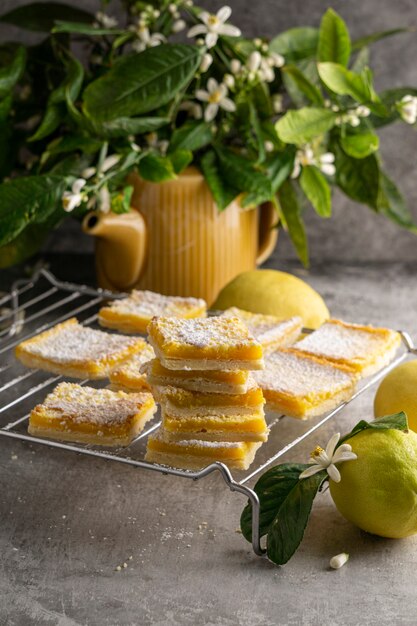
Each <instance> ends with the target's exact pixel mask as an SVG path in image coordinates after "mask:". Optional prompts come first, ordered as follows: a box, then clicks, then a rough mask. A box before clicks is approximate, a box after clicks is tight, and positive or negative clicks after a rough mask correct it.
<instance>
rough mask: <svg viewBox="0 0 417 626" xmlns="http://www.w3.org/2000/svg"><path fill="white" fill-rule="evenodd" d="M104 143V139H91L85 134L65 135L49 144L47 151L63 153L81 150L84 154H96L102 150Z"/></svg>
mask: <svg viewBox="0 0 417 626" xmlns="http://www.w3.org/2000/svg"><path fill="white" fill-rule="evenodd" d="M102 145H103V142H102V141H99V140H97V139H90V137H84V136H83V135H75V134H71V135H63V136H62V137H58V138H57V139H54V140H53V141H51V143H50V144H48V146H47V152H48V153H49V154H62V153H65V152H73V151H76V150H80V151H81V152H83V153H84V154H94V153H95V152H98V150H100V148H101V146H102Z"/></svg>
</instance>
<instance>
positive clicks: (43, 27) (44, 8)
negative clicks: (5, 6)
mask: <svg viewBox="0 0 417 626" xmlns="http://www.w3.org/2000/svg"><path fill="white" fill-rule="evenodd" d="M93 19H94V16H93V15H92V14H91V13H87V11H83V10H82V9H77V8H75V7H72V6H69V5H67V4H61V3H57V2H33V3H30V4H25V5H23V6H20V7H18V8H17V9H13V10H12V11H9V12H8V13H5V14H4V15H2V16H1V17H0V22H5V23H7V24H13V25H14V26H18V27H19V28H26V29H27V30H34V31H38V32H43V33H47V32H49V31H50V30H51V29H52V27H53V25H54V23H55V20H76V21H78V22H91V21H92V20H93Z"/></svg>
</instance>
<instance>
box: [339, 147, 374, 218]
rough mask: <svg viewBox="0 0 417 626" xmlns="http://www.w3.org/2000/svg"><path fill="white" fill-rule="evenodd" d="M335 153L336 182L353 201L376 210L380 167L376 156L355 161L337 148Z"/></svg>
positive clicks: (371, 155)
mask: <svg viewBox="0 0 417 626" xmlns="http://www.w3.org/2000/svg"><path fill="white" fill-rule="evenodd" d="M333 151H334V152H335V155H336V182H337V184H338V185H339V187H340V188H341V190H342V191H343V192H344V193H345V194H346V195H347V196H349V198H352V200H356V202H361V203H363V204H367V205H368V206H370V207H371V208H373V209H376V208H377V198H378V187H379V165H378V161H377V160H376V158H375V155H373V154H370V155H369V156H367V157H365V158H364V159H354V158H352V157H350V156H348V155H347V154H346V153H345V152H343V151H342V150H341V149H340V148H338V147H337V146H335V147H334V150H333Z"/></svg>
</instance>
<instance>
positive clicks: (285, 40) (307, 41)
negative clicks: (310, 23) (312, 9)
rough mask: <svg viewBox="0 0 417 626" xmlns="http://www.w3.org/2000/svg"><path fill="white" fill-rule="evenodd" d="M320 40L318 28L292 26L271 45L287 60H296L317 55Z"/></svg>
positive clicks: (271, 47)
mask: <svg viewBox="0 0 417 626" xmlns="http://www.w3.org/2000/svg"><path fill="white" fill-rule="evenodd" d="M318 40H319V31H318V29H317V28H311V27H305V28H300V27H298V28H290V29H289V30H286V31H285V32H283V33H280V34H279V35H278V36H277V37H275V38H274V39H273V40H272V41H271V43H270V44H269V47H270V49H271V50H272V51H273V52H278V54H282V55H283V57H284V58H285V60H286V61H288V62H294V61H300V60H301V59H306V58H309V57H313V56H315V54H316V50H317V44H318Z"/></svg>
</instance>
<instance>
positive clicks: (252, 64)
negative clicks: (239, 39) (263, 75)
mask: <svg viewBox="0 0 417 626" xmlns="http://www.w3.org/2000/svg"><path fill="white" fill-rule="evenodd" d="M261 61H262V56H261V53H260V52H258V51H257V50H255V52H251V54H250V55H249V58H248V60H247V63H246V65H247V67H248V69H249V71H251V72H256V70H258V69H259V66H260V65H261Z"/></svg>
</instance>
